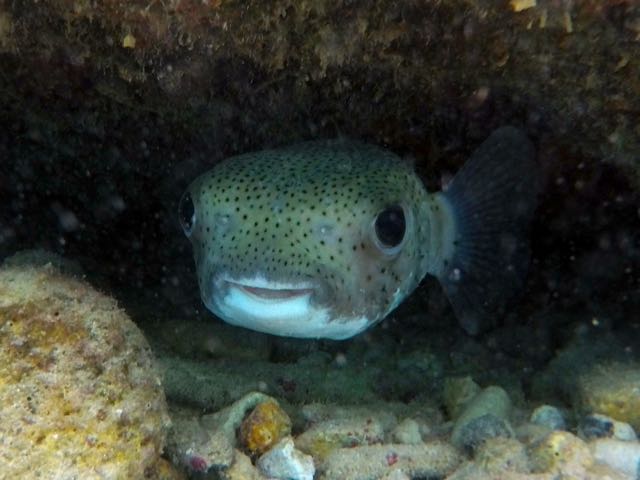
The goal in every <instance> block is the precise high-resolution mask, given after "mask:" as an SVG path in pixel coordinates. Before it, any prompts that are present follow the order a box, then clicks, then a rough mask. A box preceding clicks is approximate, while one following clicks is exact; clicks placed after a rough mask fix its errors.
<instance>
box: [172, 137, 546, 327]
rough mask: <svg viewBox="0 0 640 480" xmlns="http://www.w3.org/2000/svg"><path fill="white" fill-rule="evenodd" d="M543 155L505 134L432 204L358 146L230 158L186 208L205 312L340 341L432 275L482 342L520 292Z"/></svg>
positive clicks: (414, 184) (183, 215) (204, 178)
mask: <svg viewBox="0 0 640 480" xmlns="http://www.w3.org/2000/svg"><path fill="white" fill-rule="evenodd" d="M534 157H535V154H534V148H533V146H532V144H531V142H530V141H529V140H528V138H527V137H526V136H525V135H524V134H523V133H521V132H520V131H519V130H517V129H515V128H513V127H502V128H500V129H498V130H496V131H495V132H494V133H493V134H492V135H491V136H490V137H489V138H488V139H487V140H486V141H485V142H484V143H483V144H482V145H480V147H479V148H478V149H477V150H476V151H475V152H474V153H473V155H472V156H471V158H470V159H469V160H468V161H467V163H466V164H465V165H464V166H463V167H462V169H461V170H460V171H459V172H458V173H457V175H456V176H455V177H454V178H453V180H452V181H451V183H450V184H449V185H448V188H446V189H445V190H444V191H441V192H437V193H428V192H427V190H426V189H425V187H424V185H423V183H422V182H421V180H420V179H419V178H418V176H417V175H416V174H415V173H414V171H413V170H412V168H411V167H410V166H409V165H408V164H407V162H405V161H403V160H402V159H401V158H399V157H398V156H396V155H395V154H393V153H391V152H390V151H387V150H385V149H382V148H379V147H376V146H373V145H369V144H365V143H359V142H354V141H346V140H331V141H310V142H305V143H300V144H297V145H293V146H289V147H284V148H278V149H273V150H264V151H258V152H255V153H248V154H243V155H239V156H235V157H232V158H229V159H226V160H224V161H223V162H221V163H219V164H218V165H216V166H215V167H214V168H213V169H211V170H210V171H208V172H206V173H204V174H203V175H201V176H200V177H198V178H197V179H196V180H195V181H194V182H193V183H192V184H191V185H190V186H189V187H188V189H187V191H186V192H185V193H184V195H183V196H182V199H181V201H180V206H179V215H180V221H181V224H182V228H183V230H184V232H185V234H186V235H187V237H189V239H190V240H191V243H192V244H193V250H194V256H195V263H196V269H197V275H198V283H199V286H200V293H201V296H202V300H203V302H204V304H205V305H206V306H207V308H208V309H209V310H211V311H212V312H213V313H214V314H215V315H217V316H218V317H220V318H222V319H223V320H225V321H226V322H228V323H231V324H233V325H238V326H242V327H246V328H249V329H252V330H257V331H260V332H266V333H271V334H275V335H281V336H288V337H301V338H330V339H345V338H349V337H352V336H354V335H356V334H358V333H360V332H362V331H363V330H365V329H366V328H368V327H370V326H372V325H374V324H375V323H376V322H379V321H380V320H382V319H383V318H384V317H385V316H387V315H388V314H389V312H391V311H392V310H393V309H394V308H396V307H397V306H398V305H399V304H400V303H401V302H402V300H403V299H404V298H405V297H406V296H407V295H409V293H411V292H412V291H413V290H414V289H415V288H416V287H417V286H418V284H419V283H420V281H421V280H422V279H423V277H424V276H425V275H427V274H430V275H434V276H435V277H437V278H438V279H439V281H440V283H441V284H442V286H443V288H444V291H445V293H446V294H447V296H448V298H449V300H450V302H451V305H452V306H453V310H454V312H455V313H456V315H457V317H458V319H459V321H460V323H461V325H462V327H463V328H464V329H465V330H466V331H467V332H468V333H470V334H476V333H478V332H480V331H481V330H483V329H485V328H486V326H487V325H489V324H491V320H490V319H492V318H494V317H495V315H496V311H497V310H499V309H500V308H502V307H503V306H504V305H505V302H506V300H507V299H509V298H510V297H512V296H513V294H514V293H515V292H517V291H518V290H519V289H520V288H521V286H522V284H523V282H524V278H525V275H526V270H527V265H528V260H529V253H528V251H529V249H528V242H527V236H528V235H527V230H528V225H529V223H530V220H531V218H532V216H533V212H534V209H535V206H536V197H537V186H538V182H537V181H536V172H537V165H536V162H535V159H534Z"/></svg>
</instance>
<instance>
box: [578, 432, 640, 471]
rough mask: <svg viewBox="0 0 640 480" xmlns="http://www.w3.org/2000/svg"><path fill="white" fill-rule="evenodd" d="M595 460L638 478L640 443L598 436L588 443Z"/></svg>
mask: <svg viewBox="0 0 640 480" xmlns="http://www.w3.org/2000/svg"><path fill="white" fill-rule="evenodd" d="M590 447H591V451H592V452H593V457H594V458H595V460H596V462H598V463H604V464H605V465H608V466H609V467H611V468H613V469H614V470H618V471H619V472H622V473H624V474H626V475H629V477H630V478H634V479H635V478H640V443H637V442H625V441H621V440H613V439H611V438H599V439H597V440H594V441H593V442H591V443H590Z"/></svg>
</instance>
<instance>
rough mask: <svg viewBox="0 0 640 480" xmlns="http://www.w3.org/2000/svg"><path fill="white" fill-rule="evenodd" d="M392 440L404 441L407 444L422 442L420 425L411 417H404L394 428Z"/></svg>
mask: <svg viewBox="0 0 640 480" xmlns="http://www.w3.org/2000/svg"><path fill="white" fill-rule="evenodd" d="M392 436H393V440H394V441H395V442H397V443H406V444H409V445H417V444H419V443H422V436H421V435H420V425H418V422H416V421H415V420H414V419H412V418H405V419H404V420H403V421H402V422H400V423H399V424H398V426H397V427H396V428H394V430H393V433H392Z"/></svg>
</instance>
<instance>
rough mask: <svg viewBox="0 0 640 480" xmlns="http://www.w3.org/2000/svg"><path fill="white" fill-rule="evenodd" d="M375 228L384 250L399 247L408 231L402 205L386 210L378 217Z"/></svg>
mask: <svg viewBox="0 0 640 480" xmlns="http://www.w3.org/2000/svg"><path fill="white" fill-rule="evenodd" d="M374 227H375V235H376V239H377V240H378V243H379V244H380V247H381V248H382V249H383V250H389V249H393V248H395V247H397V246H399V245H400V244H401V243H402V240H403V239H404V234H405V232H406V229H407V223H406V221H405V218H404V210H403V208H402V207H401V206H400V205H392V206H390V207H387V208H385V209H384V210H383V211H381V212H380V213H379V214H378V216H377V217H376V221H375V224H374ZM387 253H393V252H387Z"/></svg>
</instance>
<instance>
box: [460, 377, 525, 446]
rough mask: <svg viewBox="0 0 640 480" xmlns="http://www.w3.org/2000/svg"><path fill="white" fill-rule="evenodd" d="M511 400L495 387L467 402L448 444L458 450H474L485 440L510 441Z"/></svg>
mask: <svg viewBox="0 0 640 480" xmlns="http://www.w3.org/2000/svg"><path fill="white" fill-rule="evenodd" d="M510 413H511V399H510V398H509V395H508V394H507V392H506V391H505V390H504V389H502V388H500V387H497V386H490V387H487V388H485V389H484V390H482V391H481V392H480V393H479V394H477V395H476V396H475V397H474V398H473V399H472V400H471V401H469V402H468V403H467V404H466V406H465V408H464V410H462V412H461V413H460V416H459V417H458V419H457V420H456V422H455V424H454V426H453V432H452V433H451V442H452V443H453V444H454V445H455V446H456V447H458V448H464V449H467V450H470V451H472V450H474V449H475V448H476V447H478V446H479V445H480V444H481V443H482V442H483V441H484V440H486V439H488V438H494V437H511V436H513V430H512V429H511V425H510V424H509V415H510Z"/></svg>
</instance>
